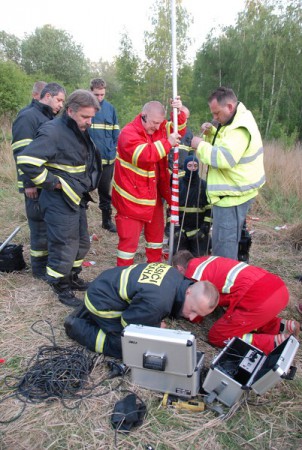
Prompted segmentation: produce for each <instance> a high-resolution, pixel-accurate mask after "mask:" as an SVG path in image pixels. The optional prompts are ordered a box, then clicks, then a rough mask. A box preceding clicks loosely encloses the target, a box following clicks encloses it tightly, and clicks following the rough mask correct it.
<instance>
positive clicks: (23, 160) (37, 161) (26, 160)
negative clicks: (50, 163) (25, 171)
mask: <svg viewBox="0 0 302 450" xmlns="http://www.w3.org/2000/svg"><path fill="white" fill-rule="evenodd" d="M45 163H46V159H41V158H35V157H33V156H26V155H20V156H17V164H31V165H32V166H37V167H41V166H43V164H45Z"/></svg>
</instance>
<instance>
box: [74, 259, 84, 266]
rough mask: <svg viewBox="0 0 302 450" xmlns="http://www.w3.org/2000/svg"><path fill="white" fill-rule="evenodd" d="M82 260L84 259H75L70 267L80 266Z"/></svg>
mask: <svg viewBox="0 0 302 450" xmlns="http://www.w3.org/2000/svg"><path fill="white" fill-rule="evenodd" d="M83 261H84V259H78V260H77V261H74V263H73V265H72V267H81V265H82V262H83Z"/></svg>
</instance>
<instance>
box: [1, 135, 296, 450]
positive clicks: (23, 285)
mask: <svg viewBox="0 0 302 450" xmlns="http://www.w3.org/2000/svg"><path fill="white" fill-rule="evenodd" d="M0 158H1V161H0V163H1V170H0V186H1V187H0V200H1V211H2V212H1V216H0V241H1V240H2V241H3V240H4V239H5V238H6V237H7V236H8V235H9V234H10V233H11V232H12V231H13V230H14V229H15V227H17V226H21V231H20V232H19V233H18V234H17V236H16V237H15V238H14V240H13V242H14V243H22V244H23V246H24V258H25V260H26V262H27V263H28V262H29V235H28V228H27V223H26V218H25V214H24V206H23V199H22V196H20V195H19V194H18V193H17V192H16V189H15V187H14V184H13V183H14V167H13V164H12V161H11V158H10V156H9V151H8V145H7V143H5V142H4V143H2V151H1V155H0ZM300 174H301V172H300ZM269 195H270V193H269V191H268V192H266V195H261V196H259V197H258V199H257V202H256V204H255V205H254V208H253V211H252V212H251V216H252V217H254V218H258V219H259V220H255V219H253V220H251V219H250V220H249V228H250V230H251V231H252V232H253V244H252V249H251V263H252V264H256V265H260V266H262V267H264V268H266V269H268V270H270V271H272V272H274V273H276V274H278V275H280V276H282V278H283V279H284V280H285V281H286V282H287V285H288V288H289V291H290V294H291V300H290V304H289V305H288V307H287V309H286V310H285V311H283V312H282V316H283V317H285V318H295V319H296V320H301V316H300V315H299V313H298V312H297V310H296V308H295V305H296V303H297V301H298V300H299V299H301V290H302V285H301V283H299V282H297V281H296V280H294V278H293V277H294V275H296V274H299V273H301V271H302V265H301V261H302V254H301V251H300V250H299V248H300V241H301V240H302V239H301V236H302V232H301V227H300V226H299V218H297V217H296V216H295V218H294V219H293V220H292V223H291V224H290V223H288V222H287V225H288V229H287V230H285V229H283V230H279V231H277V230H275V226H282V225H284V224H285V221H284V215H283V214H280V215H278V214H276V213H275V212H272V211H271V208H270V205H269V203H267V200H266V199H267V198H268V197H269ZM95 198H96V197H95ZM300 201H301V197H300ZM88 216H89V233H90V235H92V234H96V236H97V238H98V240H93V241H92V244H91V250H90V252H89V254H88V255H87V258H86V260H90V261H95V263H96V264H95V265H93V266H90V267H85V268H84V269H83V276H84V277H85V278H86V279H87V280H93V279H94V278H95V277H96V276H97V275H98V274H99V272H100V271H102V270H103V269H106V268H109V267H112V266H114V265H115V252H116V244H117V236H116V235H113V234H111V233H109V232H107V231H104V230H102V228H101V226H100V222H101V218H100V213H99V210H98V208H97V206H96V204H91V206H90V208H89V211H88ZM297 248H298V249H297ZM137 261H144V252H143V245H142V243H141V245H140V248H139V252H138V255H137ZM0 310H1V314H0V327H1V340H0V358H4V359H5V362H4V363H3V364H0V380H1V384H0V395H1V398H2V403H0V421H4V420H9V419H10V418H13V417H14V416H16V414H17V413H18V411H20V408H22V406H23V404H22V402H20V401H19V400H17V399H16V398H14V397H13V398H10V399H6V400H5V401H3V399H4V398H5V397H6V396H7V394H8V393H9V392H10V391H9V390H8V388H7V387H6V384H5V383H4V379H5V377H6V376H7V375H11V376H13V377H20V376H22V375H23V374H24V373H25V371H26V368H27V364H28V362H29V361H30V359H31V358H32V357H33V356H34V355H36V354H37V352H38V349H39V348H40V347H41V346H43V345H51V344H50V342H49V340H48V339H47V336H49V335H50V329H49V326H48V325H47V324H46V323H45V322H44V323H43V322H42V323H40V324H39V326H38V330H39V331H40V332H41V333H42V335H41V334H38V333H36V332H35V331H33V329H32V325H33V324H34V323H35V322H36V321H39V320H47V321H48V322H49V323H51V325H52V327H53V332H54V335H55V339H56V343H57V344H58V345H60V346H69V345H73V344H74V343H72V342H71V341H70V340H69V339H68V338H67V336H66V335H65V333H64V329H63V322H64V318H65V316H66V315H67V314H69V313H70V311H71V310H70V308H67V307H65V306H63V305H62V304H61V303H59V302H58V300H57V298H56V296H55V295H54V294H53V293H52V291H51V290H50V288H49V287H48V286H47V285H46V284H45V283H43V282H42V281H37V280H34V279H33V278H32V277H31V273H30V270H29V269H28V270H24V271H22V272H18V273H1V272H0ZM217 315H218V312H215V313H214V314H213V317H208V318H206V320H205V321H204V322H203V324H202V326H200V325H194V324H189V323H188V322H186V321H185V320H179V321H177V322H172V323H170V324H169V325H170V327H171V328H172V327H173V328H181V329H186V330H190V331H192V332H193V333H194V334H195V335H196V336H197V346H198V350H200V351H203V352H204V353H205V363H204V366H205V368H208V367H209V365H210V363H211V361H212V359H213V357H214V356H215V355H216V354H217V353H219V350H217V349H215V348H213V347H212V346H210V345H209V344H208V343H207V340H206V335H207V330H208V329H209V327H210V326H211V324H212V323H213V321H214V320H215V318H216V317H217ZM294 364H295V365H296V367H297V374H296V377H295V379H294V380H293V381H281V382H280V383H279V384H278V385H277V386H276V387H275V388H273V389H271V390H270V391H269V392H268V393H266V394H264V395H262V396H260V397H257V396H256V395H255V394H253V392H251V393H250V395H249V396H248V398H246V397H243V400H242V402H240V404H238V405H235V407H234V408H232V409H228V408H226V407H223V405H221V406H222V409H223V412H224V416H223V417H219V415H218V414H217V413H215V412H213V411H211V410H209V409H207V410H206V411H205V412H199V413H190V412H185V411H177V410H175V409H170V408H168V409H166V408H163V407H162V406H161V401H162V394H161V393H156V392H151V391H148V390H145V389H141V388H139V387H138V386H135V385H133V384H132V383H131V379H130V376H129V374H126V376H125V377H124V378H123V379H121V378H114V379H112V380H108V379H107V378H108V367H107V364H106V360H104V358H103V357H102V356H100V357H99V358H98V359H97V362H96V365H95V367H94V369H93V371H92V373H91V380H89V382H88V385H90V386H91V385H92V384H99V386H98V387H97V388H95V389H94V390H93V391H92V394H91V396H90V397H89V398H85V399H83V401H81V402H79V403H78V404H76V405H75V404H74V402H72V401H70V402H68V401H67V402H66V405H64V404H63V403H62V402H60V401H59V400H51V401H47V402H42V403H36V404H32V403H28V404H27V405H26V408H25V410H24V411H23V412H22V414H21V416H20V417H19V418H18V419H17V420H15V421H13V422H11V423H8V424H0V449H1V450H20V449H22V450H23V449H26V450H29V449H30V450H35V449H37V450H40V449H49V450H57V449H69V450H75V449H85V450H88V449H89V450H90V449H91V450H96V449H102V450H103V449H104V450H107V449H115V448H116V449H146V448H148V446H152V448H153V449H157V450H164V449H167V450H168V449H169V450H170V449H171V450H172V449H175V450H178V449H183V450H186V449H192V450H193V449H196V450H197V449H201V448H202V449H205V450H207V449H210V450H221V449H263V450H264V449H272V450H273V449H278V450H281V449H284V448H287V449H293V450H294V449H295V450H296V449H300V448H302V432H301V430H302V414H301V410H302V352H301V349H299V351H298V353H297V356H296V358H295V361H294ZM13 381H14V380H12V381H11V383H12V382H13ZM127 389H129V390H131V391H134V392H136V393H137V394H138V395H139V396H140V397H141V398H142V399H143V400H144V402H145V403H146V405H147V409H148V415H147V417H146V418H145V420H144V422H143V424H142V425H141V426H140V427H139V428H137V429H133V430H132V431H131V432H130V433H129V435H124V434H121V433H118V435H115V432H114V430H113V429H112V427H111V425H110V414H111V412H112V410H113V407H114V405H115V403H116V401H117V400H119V399H122V398H124V396H125V395H126V392H125V390H127ZM66 406H68V407H71V406H77V407H76V408H75V409H73V410H71V409H68V408H67V407H66Z"/></svg>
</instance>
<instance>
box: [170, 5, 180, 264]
mask: <svg viewBox="0 0 302 450" xmlns="http://www.w3.org/2000/svg"><path fill="white" fill-rule="evenodd" d="M171 37H172V85H173V99H175V98H176V97H177V53H176V3H175V0H171ZM173 128H174V131H175V132H176V131H177V130H178V111H177V108H173ZM173 160H174V163H173V174H172V204H171V215H170V220H171V222H170V237H169V259H168V263H169V264H170V265H171V264H172V257H173V246H174V227H175V222H178V219H177V220H175V219H174V218H173V216H175V214H176V216H178V147H177V146H176V147H174V158H173ZM176 189H177V192H176V194H177V205H173V198H174V195H175V192H174V191H175V190H176ZM173 208H174V210H173Z"/></svg>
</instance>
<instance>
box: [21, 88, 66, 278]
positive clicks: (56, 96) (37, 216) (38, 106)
mask: <svg viewBox="0 0 302 450" xmlns="http://www.w3.org/2000/svg"><path fill="white" fill-rule="evenodd" d="M41 83H42V82H41ZM40 95H41V98H40V100H36V99H33V100H32V102H31V103H30V104H29V105H28V106H26V107H25V108H23V109H22V110H21V111H20V112H19V114H18V116H17V118H16V119H15V121H14V123H13V128H12V149H13V154H14V158H15V161H17V157H18V155H19V154H20V153H21V152H22V151H23V150H24V149H25V148H26V147H27V145H29V144H30V143H31V142H32V140H33V139H34V138H35V137H36V134H37V131H38V129H39V128H40V126H41V125H42V124H43V123H45V122H48V121H49V120H52V119H53V118H54V117H55V115H56V114H57V113H58V112H59V111H60V110H61V109H62V107H63V103H64V100H65V89H64V88H63V87H62V86H60V85H59V84H57V83H49V84H46V83H45V86H44V88H43V89H42V91H41V94H40ZM17 177H18V188H19V192H20V193H24V199H25V212H26V217H27V220H28V226H29V230H30V258H31V269H32V274H33V276H34V277H35V278H40V279H44V278H45V273H46V264H47V255H48V250H47V230H46V224H45V222H44V220H43V217H42V214H41V211H40V206H39V195H40V193H41V189H37V186H36V185H35V183H33V182H32V181H31V179H30V178H29V177H28V176H27V175H25V174H24V173H22V171H20V170H17Z"/></svg>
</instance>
